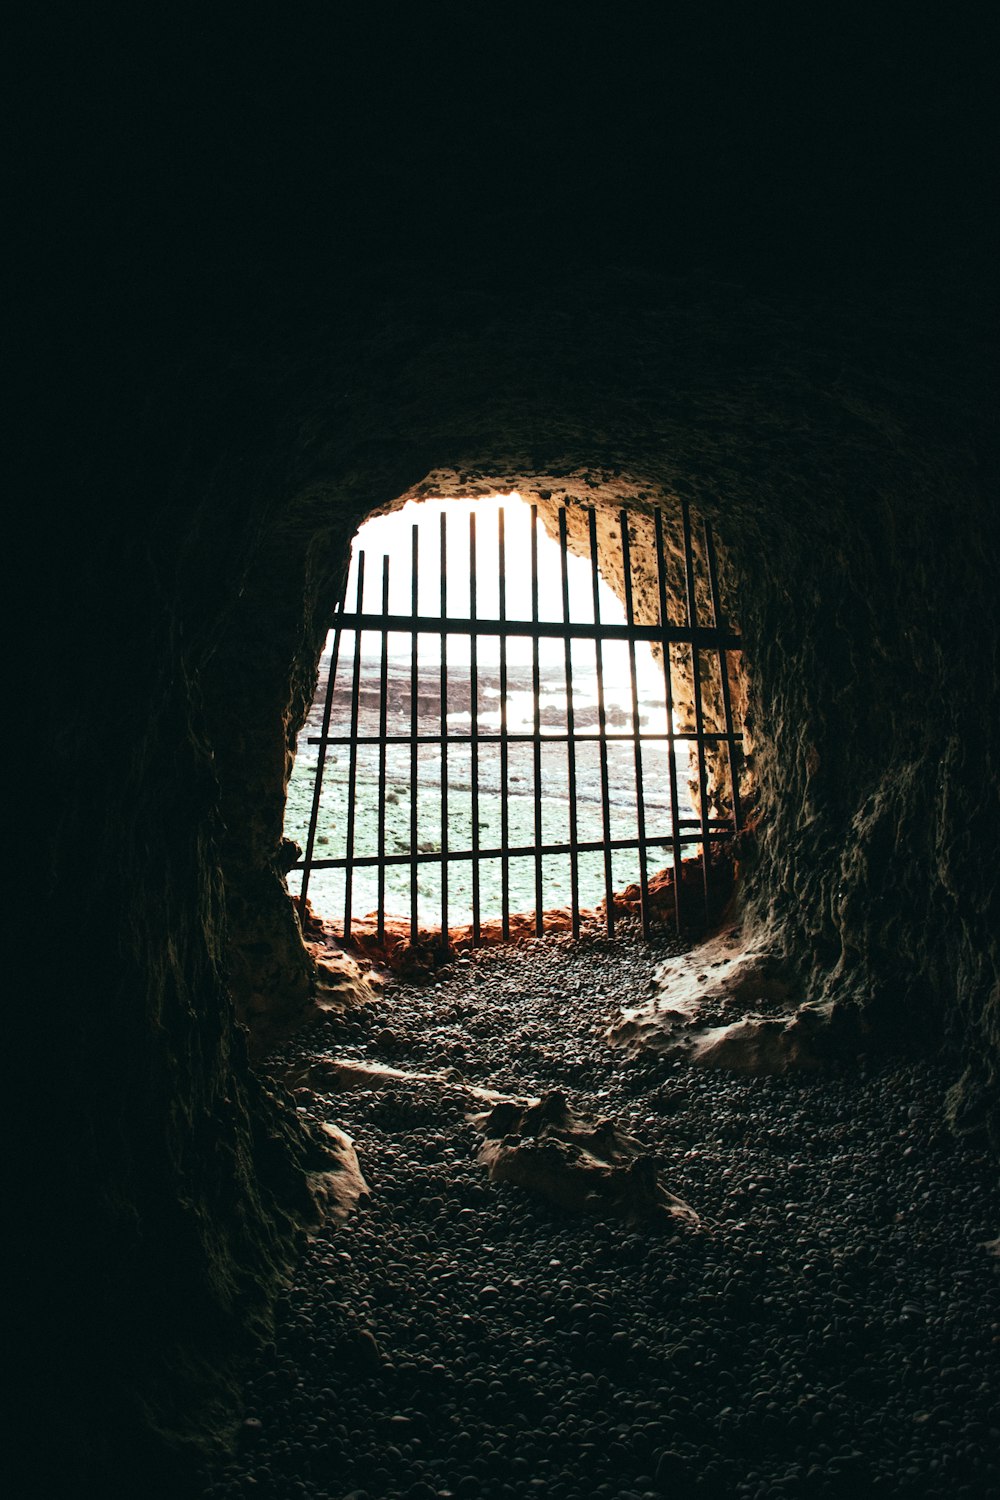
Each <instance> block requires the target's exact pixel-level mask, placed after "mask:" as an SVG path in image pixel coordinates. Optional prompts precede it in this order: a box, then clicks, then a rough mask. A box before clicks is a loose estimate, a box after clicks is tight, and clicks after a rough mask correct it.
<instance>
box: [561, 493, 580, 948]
mask: <svg viewBox="0 0 1000 1500" xmlns="http://www.w3.org/2000/svg"><path fill="white" fill-rule="evenodd" d="M559 563H560V569H561V572H562V610H563V623H564V624H565V625H567V626H568V625H569V567H568V549H567V546H566V507H565V506H562V507H560V510H559ZM563 646H564V649H565V664H566V669H565V678H566V734H567V741H566V771H567V777H568V789H569V890H570V906H571V907H572V922H573V936H574V937H579V936H580V854H579V850H578V849H577V843H578V839H579V834H578V830H577V820H576V742H575V739H574V736H575V734H576V717H575V709H574V706H573V645H572V642H571V640H570V635H569V630H568V629H567V631H566V635H565V636H564V638H563Z"/></svg>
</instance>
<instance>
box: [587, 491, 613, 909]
mask: <svg viewBox="0 0 1000 1500" xmlns="http://www.w3.org/2000/svg"><path fill="white" fill-rule="evenodd" d="M587 523H588V527H589V530H590V573H591V585H592V589H593V601H594V625H595V627H597V626H599V625H600V623H601V596H600V591H599V589H600V577H601V575H600V573H599V572H598V569H597V513H596V511H595V510H594V508H593V506H591V508H590V510H589V511H588V514H587ZM594 653H595V664H596V668H597V725H598V729H599V731H600V736H601V737H600V740H599V741H598V746H599V750H600V758H601V826H602V828H603V829H604V898H605V904H606V907H607V932H608V937H613V936H614V931H615V893H614V865H613V862H612V859H611V793H610V786H609V782H608V738H607V727H608V724H607V713H606V711H605V707H604V652H603V649H602V643H601V635H600V633H599V631H597V630H596V629H595V635H594Z"/></svg>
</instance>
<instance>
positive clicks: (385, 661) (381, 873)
mask: <svg viewBox="0 0 1000 1500" xmlns="http://www.w3.org/2000/svg"><path fill="white" fill-rule="evenodd" d="M388 613H389V557H388V554H386V556H385V557H383V559H382V618H383V620H384V619H385V618H386V616H387V615H388ZM379 667H380V670H379V688H380V693H379V707H378V741H379V743H378V855H379V865H378V940H379V942H380V943H384V942H385V762H386V737H387V735H388V729H389V725H388V715H389V631H388V630H387V628H386V627H385V626H384V625H383V626H382V638H381V654H380V661H379Z"/></svg>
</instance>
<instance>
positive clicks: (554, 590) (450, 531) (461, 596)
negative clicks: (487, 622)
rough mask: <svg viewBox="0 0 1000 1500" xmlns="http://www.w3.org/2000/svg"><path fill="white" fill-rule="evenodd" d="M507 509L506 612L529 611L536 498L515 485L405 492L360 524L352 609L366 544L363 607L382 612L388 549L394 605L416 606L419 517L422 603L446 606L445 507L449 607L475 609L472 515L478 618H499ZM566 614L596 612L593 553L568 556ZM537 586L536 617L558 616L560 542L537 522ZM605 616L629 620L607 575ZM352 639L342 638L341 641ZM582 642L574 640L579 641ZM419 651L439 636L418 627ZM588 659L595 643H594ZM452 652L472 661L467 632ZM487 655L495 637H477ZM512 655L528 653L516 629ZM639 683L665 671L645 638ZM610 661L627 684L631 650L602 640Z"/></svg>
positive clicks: (550, 652)
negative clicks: (435, 496) (466, 491)
mask: <svg viewBox="0 0 1000 1500" xmlns="http://www.w3.org/2000/svg"><path fill="white" fill-rule="evenodd" d="M501 510H502V511H503V512H504V530H505V539H504V540H505V552H506V581H507V618H508V619H509V620H529V619H530V618H531V508H530V506H529V505H528V504H527V503H526V502H525V501H524V500H522V499H521V497H520V495H518V494H516V493H512V494H508V495H490V496H488V497H486V498H484V499H480V500H464V501H463V500H420V501H414V500H411V501H408V502H407V503H406V505H404V506H403V507H402V508H401V509H400V510H398V511H395V512H393V514H392V515H389V516H376V517H375V518H373V519H372V520H370V521H366V522H365V524H364V525H363V526H362V527H361V528H360V529H359V531H358V533H357V536H356V537H355V539H354V546H353V551H352V555H351V570H350V574H349V578H348V585H347V608H348V610H351V611H353V610H354V608H355V601H356V598H357V577H358V554H359V553H360V552H362V551H363V552H364V554H365V588H364V601H363V609H364V611H368V612H371V613H380V612H381V608H382V559H383V558H384V557H387V558H388V559H389V613H390V614H405V615H408V614H410V613H411V610H412V596H411V582H410V579H411V548H412V534H413V527H414V526H415V525H416V526H417V527H418V530H419V575H418V587H419V595H418V613H420V614H425V615H439V614H440V610H441V567H440V557H441V517H442V515H444V516H446V517H447V564H446V568H445V578H446V584H447V607H448V614H449V615H457V616H460V617H466V616H468V615H469V613H470V605H469V593H470V589H469V582H470V573H471V570H470V553H471V547H470V534H469V532H470V524H469V523H470V517H472V516H474V517H475V521H476V592H477V605H476V612H477V614H478V616H479V617H480V618H481V619H492V620H495V619H497V618H498V615H499V563H498V556H499V540H498V538H499V515H500V511H501ZM567 578H568V583H569V599H570V617H571V619H573V620H576V621H579V622H583V623H586V622H589V621H591V620H593V618H594V612H593V587H592V582H591V570H590V562H589V559H585V558H581V557H574V556H573V555H572V554H570V555H569V558H568V565H567ZM538 594H539V609H538V613H539V619H542V620H561V619H562V618H563V611H562V571H561V563H560V553H559V544H558V542H557V541H555V540H553V538H551V537H550V536H549V535H548V533H547V532H546V530H545V528H544V526H542V525H541V523H539V525H538ZM599 598H600V611H601V620H602V621H603V622H604V623H605V624H616V625H624V623H625V611H624V609H623V607H622V605H621V604H620V602H619V601H618V599H617V598H616V596H615V595H614V594H613V593H612V591H611V589H610V588H609V587H608V585H607V584H606V583H605V582H604V580H603V579H601V580H600V583H599ZM376 639H377V638H376V637H374V636H373V637H372V638H371V641H370V642H369V640H368V639H367V637H366V639H365V641H364V644H363V649H364V652H365V654H366V655H368V654H369V653H371V654H374V653H375V651H376V650H377V645H376ZM347 646H348V642H347V641H346V640H345V642H344V647H345V648H347ZM409 649H410V646H409V638H408V637H406V638H404V637H402V636H396V637H392V636H390V638H389V652H390V655H395V654H398V653H402V652H404V651H405V652H406V653H407V654H408V653H409ZM575 649H576V648H575ZM562 652H563V647H562V643H561V642H555V641H553V642H545V641H543V642H542V644H541V657H542V660H543V661H555V660H556V658H558V660H559V661H561V660H562ZM420 654H421V660H425V661H427V662H432V661H436V660H438V659H439V658H438V644H437V641H436V640H435V638H434V637H432V636H422V637H421V648H420ZM590 654H591V659H592V656H593V648H591V653H590ZM448 655H449V660H454V661H455V662H461V661H468V659H469V656H468V642H467V641H466V640H463V639H461V638H460V637H453V638H452V639H451V640H450V641H449V643H448ZM480 656H481V659H483V660H484V661H488V660H491V659H495V657H496V641H495V639H494V640H493V641H490V640H489V639H487V640H484V641H482V642H481V646H480ZM508 659H509V660H510V662H511V663H516V662H520V663H526V662H529V661H530V660H531V646H530V642H528V641H527V640H519V639H517V638H516V637H515V638H512V639H511V640H510V641H509V644H508ZM636 665H637V669H638V673H639V684H640V689H642V688H643V687H644V686H647V687H649V688H650V690H654V691H655V688H654V687H653V684H654V683H655V682H656V681H657V678H658V681H659V683H660V684H661V685H662V671H661V669H659V668H657V667H656V666H655V665H654V663H653V659H652V654H651V652H650V650H649V647H648V646H646V645H643V644H640V645H639V646H638V647H637V650H636ZM605 671H606V674H607V680H608V686H609V688H611V687H612V686H613V684H615V683H616V682H618V683H621V685H622V686H624V684H625V682H627V680H628V671H629V668H628V657H627V651H626V648H625V647H624V646H613V645H606V646H605Z"/></svg>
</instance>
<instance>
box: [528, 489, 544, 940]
mask: <svg viewBox="0 0 1000 1500" xmlns="http://www.w3.org/2000/svg"><path fill="white" fill-rule="evenodd" d="M531 623H532V624H533V625H537V624H538V506H537V505H533V506H532V507H531ZM531 701H532V733H533V735H534V761H535V936H536V937H541V935H542V932H543V930H544V927H545V917H544V898H543V894H542V853H541V850H542V719H541V713H542V685H541V675H540V671H539V661H538V634H537V632H536V633H535V634H534V635H533V636H532V638H531Z"/></svg>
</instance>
